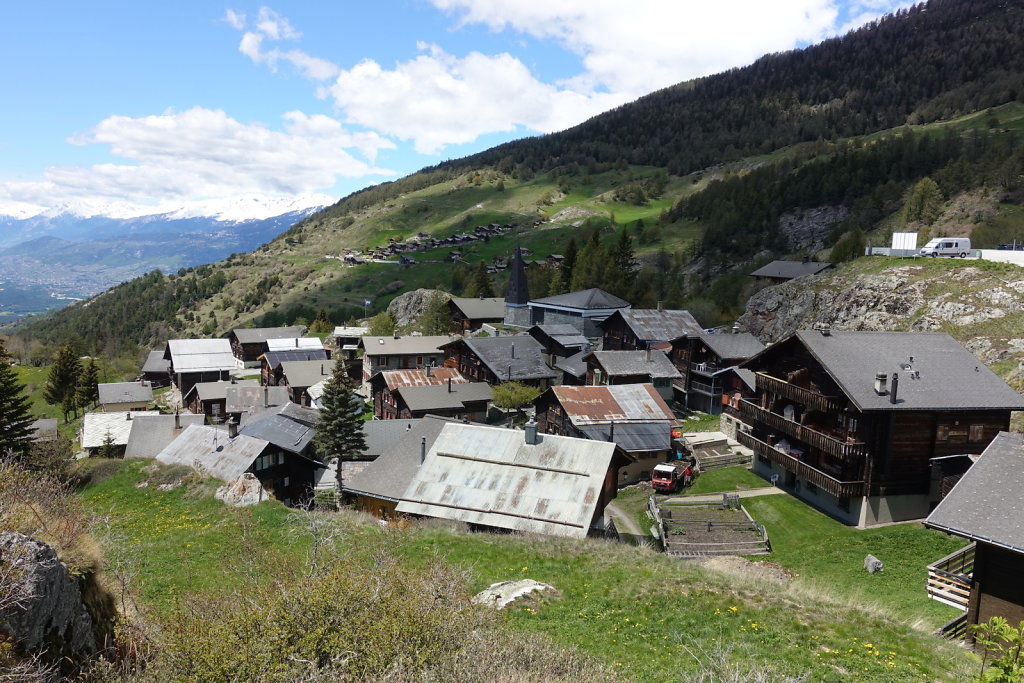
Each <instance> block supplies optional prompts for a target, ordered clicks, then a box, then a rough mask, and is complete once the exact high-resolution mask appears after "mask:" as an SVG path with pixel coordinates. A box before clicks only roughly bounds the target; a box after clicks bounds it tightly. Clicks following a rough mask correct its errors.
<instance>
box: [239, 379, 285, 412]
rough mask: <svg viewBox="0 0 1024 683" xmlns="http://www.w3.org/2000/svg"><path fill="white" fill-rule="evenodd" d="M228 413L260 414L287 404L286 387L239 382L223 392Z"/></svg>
mask: <svg viewBox="0 0 1024 683" xmlns="http://www.w3.org/2000/svg"><path fill="white" fill-rule="evenodd" d="M224 399H225V401H226V407H225V411H226V412H228V413H245V412H260V411H262V410H263V409H264V408H267V407H273V406H280V405H284V404H285V403H287V402H288V387H266V386H264V387H261V386H259V384H258V383H256V382H253V384H252V385H249V384H248V383H244V381H243V382H239V383H238V384H235V385H233V386H229V387H228V388H227V389H226V390H225V391H224Z"/></svg>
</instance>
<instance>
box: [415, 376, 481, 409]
mask: <svg viewBox="0 0 1024 683" xmlns="http://www.w3.org/2000/svg"><path fill="white" fill-rule="evenodd" d="M448 389H449V387H448V385H447V384H445V385H441V386H419V387H401V388H400V389H398V394H399V396H401V397H402V400H404V401H405V404H406V405H407V406H409V410H416V411H422V410H458V409H460V408H462V407H463V406H464V405H465V404H466V403H468V402H471V401H490V400H491V385H490V384H487V383H486V382H464V383H460V384H456V383H454V382H453V383H452V385H451V391H449V390H448Z"/></svg>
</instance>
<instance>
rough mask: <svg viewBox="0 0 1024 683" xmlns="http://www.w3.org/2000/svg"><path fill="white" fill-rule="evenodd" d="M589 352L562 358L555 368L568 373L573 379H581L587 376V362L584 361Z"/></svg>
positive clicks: (556, 362)
mask: <svg viewBox="0 0 1024 683" xmlns="http://www.w3.org/2000/svg"><path fill="white" fill-rule="evenodd" d="M588 353H589V351H586V350H584V351H580V352H579V353H576V354H573V355H572V356H569V357H568V358H560V359H558V360H557V361H555V367H556V368H557V369H559V370H561V371H562V372H567V373H569V374H570V375H572V376H573V377H576V378H580V377H583V376H584V375H586V374H587V362H586V361H585V360H583V359H584V358H585V357H586V356H587V354H588Z"/></svg>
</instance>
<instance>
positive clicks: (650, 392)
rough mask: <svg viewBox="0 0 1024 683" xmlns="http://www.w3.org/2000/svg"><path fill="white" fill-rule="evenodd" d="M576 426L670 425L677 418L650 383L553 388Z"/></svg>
mask: <svg viewBox="0 0 1024 683" xmlns="http://www.w3.org/2000/svg"><path fill="white" fill-rule="evenodd" d="M551 391H553V392H554V394H555V397H556V398H557V399H558V402H559V403H561V404H562V409H563V410H564V411H565V414H566V415H567V416H568V417H569V419H570V420H572V423H573V424H574V425H576V426H580V425H592V424H603V423H608V422H669V423H672V424H675V422H676V418H675V416H674V415H673V414H672V410H671V409H670V408H669V407H668V404H667V403H665V400H664V399H663V398H662V397H661V396H660V395H658V392H657V391H656V390H655V388H654V386H653V385H651V384H613V385H610V386H596V387H589V386H568V385H562V386H559V387H552V389H551Z"/></svg>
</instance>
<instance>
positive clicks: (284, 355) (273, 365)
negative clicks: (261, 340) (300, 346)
mask: <svg viewBox="0 0 1024 683" xmlns="http://www.w3.org/2000/svg"><path fill="white" fill-rule="evenodd" d="M260 358H265V359H266V361H267V365H268V366H269V367H270V369H271V370H277V368H278V367H280V365H281V363H283V362H284V361H286V360H327V351H326V350H325V349H323V348H320V349H307V350H305V351H302V350H291V351H267V352H266V353H264V354H263V355H262V356H260Z"/></svg>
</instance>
